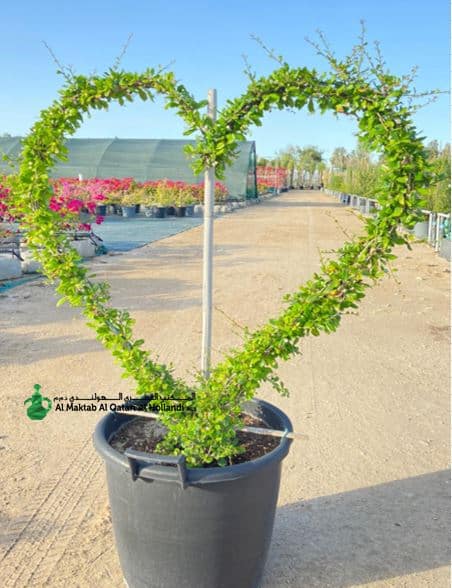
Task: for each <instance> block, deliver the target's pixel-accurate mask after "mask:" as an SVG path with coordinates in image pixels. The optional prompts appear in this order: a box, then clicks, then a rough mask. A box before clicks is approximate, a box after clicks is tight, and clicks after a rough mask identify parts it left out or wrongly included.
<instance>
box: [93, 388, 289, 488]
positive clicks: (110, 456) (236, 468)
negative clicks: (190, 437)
mask: <svg viewBox="0 0 452 588" xmlns="http://www.w3.org/2000/svg"><path fill="white" fill-rule="evenodd" d="M138 400H142V399H138ZM253 406H254V407H255V408H262V409H264V410H267V411H269V412H271V413H273V414H274V415H275V416H276V417H277V418H278V419H280V421H281V423H282V426H283V427H284V428H281V429H280V430H282V431H284V430H285V431H287V432H288V433H291V432H293V428H292V423H291V421H290V419H289V417H288V416H287V415H286V414H285V413H284V412H283V411H282V410H280V409H279V408H278V407H276V406H274V405H273V404H271V403H270V402H266V401H265V400H260V399H258V398H255V399H253V400H249V401H247V402H245V403H244V411H246V410H247V408H248V410H250V409H251V407H253ZM118 417H119V419H121V423H120V425H118V427H116V429H117V428H119V426H121V425H123V424H125V422H127V420H131V419H133V418H136V417H139V414H134V415H132V414H130V413H115V412H109V413H107V414H106V415H105V416H103V417H102V418H101V419H100V421H99V422H98V423H97V425H96V428H95V430H94V433H93V444H94V447H95V449H96V450H97V452H98V453H99V454H100V455H101V456H102V457H103V459H105V461H106V462H110V463H111V464H116V465H120V466H122V467H124V468H125V469H127V470H130V462H129V460H128V458H127V456H126V455H125V454H124V453H121V452H119V451H117V450H116V449H114V448H113V447H112V446H111V445H110V444H109V442H108V440H109V439H110V438H111V435H112V432H110V434H108V433H107V429H108V428H109V425H112V424H114V419H116V418H118ZM291 443H292V439H289V438H287V437H282V438H281V440H280V443H279V445H278V446H277V447H275V449H273V450H272V451H270V452H269V453H266V454H265V455H263V456H261V457H258V458H256V459H253V460H251V461H247V462H244V463H240V464H235V465H230V466H224V467H210V468H209V467H207V468H190V467H187V468H186V482H187V485H198V484H212V483H218V482H228V481H232V480H237V479H240V478H245V477H248V476H250V475H252V474H253V473H254V472H256V471H257V470H261V469H264V468H266V467H268V466H270V465H272V464H274V463H276V462H280V461H282V460H283V459H284V458H285V457H286V455H287V454H288V453H289V448H290V445H291ZM152 455H154V456H159V457H160V456H161V457H162V459H165V458H166V457H168V456H164V455H160V454H152ZM165 481H166V480H165ZM168 481H170V480H168Z"/></svg>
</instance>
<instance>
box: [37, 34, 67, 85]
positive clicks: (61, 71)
mask: <svg viewBox="0 0 452 588" xmlns="http://www.w3.org/2000/svg"><path fill="white" fill-rule="evenodd" d="M42 44H43V45H44V47H45V48H46V49H47V51H48V52H49V53H50V56H51V58H52V59H53V61H54V62H55V64H56V66H57V67H58V70H57V73H59V74H61V75H62V76H63V77H64V79H65V80H66V81H67V82H69V83H71V82H72V80H73V79H74V75H75V72H74V68H73V66H72V65H63V64H62V63H61V61H60V60H59V59H58V57H57V56H56V55H55V52H54V51H53V49H52V48H51V47H50V45H48V44H47V42H46V41H42Z"/></svg>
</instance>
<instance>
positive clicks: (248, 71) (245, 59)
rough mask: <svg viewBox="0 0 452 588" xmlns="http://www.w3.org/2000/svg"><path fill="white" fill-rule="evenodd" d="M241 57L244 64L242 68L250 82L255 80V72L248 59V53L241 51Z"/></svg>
mask: <svg viewBox="0 0 452 588" xmlns="http://www.w3.org/2000/svg"><path fill="white" fill-rule="evenodd" d="M242 59H243V62H244V64H245V69H244V70H243V71H244V73H245V75H246V77H247V78H248V79H249V80H250V82H255V81H256V72H255V71H254V70H253V69H252V68H251V65H250V62H249V61H248V55H246V54H245V53H242Z"/></svg>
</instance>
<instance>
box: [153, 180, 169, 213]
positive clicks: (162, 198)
mask: <svg viewBox="0 0 452 588" xmlns="http://www.w3.org/2000/svg"><path fill="white" fill-rule="evenodd" d="M172 202H173V193H172V190H171V189H170V188H169V186H168V184H167V182H166V180H165V181H159V182H158V183H157V187H156V189H155V205H156V213H155V216H156V218H165V217H166V215H167V214H170V213H171V210H169V209H170V208H172V207H171V206H170V205H171V204H172ZM173 211H174V209H173Z"/></svg>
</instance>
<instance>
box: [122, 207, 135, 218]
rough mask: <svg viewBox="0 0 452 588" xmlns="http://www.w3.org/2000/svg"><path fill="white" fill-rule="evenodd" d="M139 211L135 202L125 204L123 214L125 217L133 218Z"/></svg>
mask: <svg viewBox="0 0 452 588" xmlns="http://www.w3.org/2000/svg"><path fill="white" fill-rule="evenodd" d="M136 213H137V210H136V206H135V204H134V205H133V206H123V207H122V216H123V217H125V218H132V217H133V216H135V215H136Z"/></svg>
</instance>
